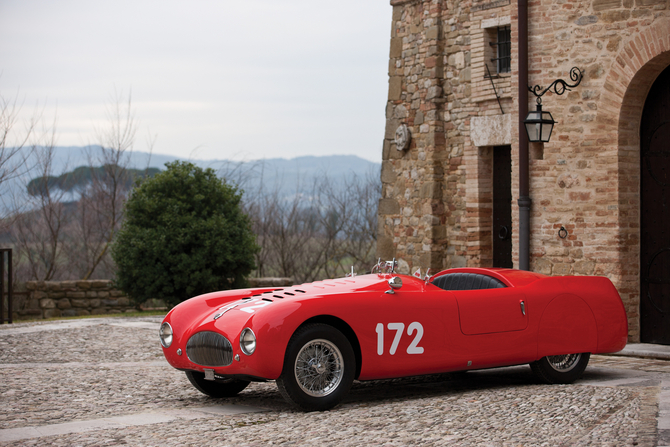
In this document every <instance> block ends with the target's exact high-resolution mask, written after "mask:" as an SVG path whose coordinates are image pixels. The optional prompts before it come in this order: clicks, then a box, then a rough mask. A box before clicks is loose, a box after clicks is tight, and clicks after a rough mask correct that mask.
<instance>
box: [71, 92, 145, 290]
mask: <svg viewBox="0 0 670 447" xmlns="http://www.w3.org/2000/svg"><path fill="white" fill-rule="evenodd" d="M107 121H108V125H107V127H106V128H104V129H96V133H97V140H98V146H90V147H89V149H88V159H89V161H88V163H89V168H90V173H91V179H90V182H89V183H88V185H87V187H86V188H84V189H82V190H81V191H80V199H79V204H78V215H77V221H76V226H77V233H78V236H79V242H80V244H81V245H80V258H79V264H80V265H81V267H83V269H82V278H83V279H90V278H91V276H92V275H93V274H94V272H95V271H96V269H98V268H99V266H100V265H101V264H103V265H106V266H107V270H108V271H110V270H111V269H112V267H111V259H110V258H109V247H110V245H111V243H112V241H113V239H114V236H115V235H116V232H117V231H118V229H119V228H120V225H121V220H122V218H123V204H124V203H125V200H126V198H127V196H128V193H129V191H130V189H131V187H132V184H131V182H132V179H130V178H129V176H128V171H127V169H128V167H129V164H130V155H131V153H132V151H133V145H134V143H135V133H136V123H135V117H134V114H133V111H132V102H131V95H130V94H128V97H127V99H125V98H124V97H123V95H120V94H118V93H117V94H116V95H115V97H114V98H113V100H112V102H111V104H110V105H109V107H108V109H107Z"/></svg>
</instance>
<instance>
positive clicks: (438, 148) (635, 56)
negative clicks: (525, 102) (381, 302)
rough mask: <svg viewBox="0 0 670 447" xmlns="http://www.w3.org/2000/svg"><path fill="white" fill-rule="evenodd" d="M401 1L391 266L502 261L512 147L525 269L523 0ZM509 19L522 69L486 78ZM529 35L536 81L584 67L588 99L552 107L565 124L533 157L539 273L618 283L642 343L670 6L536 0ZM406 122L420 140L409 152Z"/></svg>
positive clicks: (386, 196) (387, 233)
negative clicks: (500, 214)
mask: <svg viewBox="0 0 670 447" xmlns="http://www.w3.org/2000/svg"><path fill="white" fill-rule="evenodd" d="M391 5H392V7H393V18H392V29H391V42H390V53H389V56H390V57H389V94H388V102H387V108H386V119H387V123H386V134H385V137H384V150H383V157H382V160H383V161H382V174H381V181H382V199H381V201H380V206H379V230H378V255H379V256H381V257H382V258H385V259H391V258H392V257H395V258H396V259H398V260H399V269H398V270H399V271H404V272H407V273H411V272H414V271H415V270H416V269H417V268H419V267H421V268H422V270H425V269H426V268H427V267H430V268H432V269H433V270H434V271H435V270H440V269H444V268H451V267H460V266H483V267H487V266H491V265H492V237H493V234H492V225H491V223H492V218H491V213H492V182H491V172H492V166H493V151H494V150H495V148H494V147H495V146H501V145H510V146H511V148H512V160H513V162H512V193H513V200H512V203H511V204H510V206H511V209H512V216H513V233H512V234H513V262H514V265H515V266H518V262H519V259H518V232H517V231H514V230H515V229H518V206H517V200H518V191H519V182H518V140H519V137H518V135H519V133H518V132H519V130H518V120H519V117H518V110H519V107H518V103H517V98H518V65H517V57H516V55H517V54H518V47H517V42H518V22H517V13H516V8H517V4H516V1H514V0H510V1H505V0H500V1H491V0H391ZM508 24H509V25H510V27H511V35H512V70H511V72H510V73H509V74H501V75H499V76H497V77H496V76H494V78H493V79H490V78H487V77H485V67H484V64H485V63H487V61H489V60H490V50H489V48H488V42H487V38H489V37H487V36H490V33H491V32H490V30H492V29H494V28H495V27H496V26H499V25H508ZM528 25H529V78H530V79H529V84H530V85H542V86H545V87H546V86H548V85H549V84H550V83H551V82H552V81H554V80H555V79H558V78H562V79H565V80H567V81H568V82H570V78H569V70H570V68H572V67H573V66H577V67H579V68H580V69H582V70H583V72H584V79H583V80H582V82H581V85H579V86H578V87H577V88H575V89H573V90H572V91H569V92H566V93H565V94H564V95H562V96H558V95H556V94H553V93H549V94H547V95H545V96H544V98H543V106H544V109H545V110H549V111H550V112H551V113H552V115H553V118H554V120H555V121H556V122H557V123H556V126H555V128H554V132H553V134H552V137H551V141H550V142H549V143H546V144H543V145H542V144H531V147H530V152H531V160H530V191H531V198H532V201H533V202H532V206H531V222H530V230H531V241H530V250H531V260H530V265H531V269H532V270H533V271H536V272H539V273H544V274H548V275H573V274H576V275H603V276H607V277H609V278H610V279H611V280H612V281H613V282H614V284H615V285H616V287H617V289H618V290H619V293H620V294H621V297H622V299H623V301H624V305H625V307H626V311H627V313H628V317H629V328H630V331H629V336H630V339H631V341H638V340H639V299H640V297H639V290H640V265H639V264H640V263H639V240H640V226H639V225H640V222H639V221H640V210H639V181H640V162H639V159H640V155H639V149H640V145H639V125H640V119H641V112H642V105H643V104H644V101H645V98H646V93H647V92H648V91H649V88H650V86H651V83H652V82H653V80H654V79H655V78H656V76H658V74H659V73H660V72H661V71H662V70H663V69H664V68H665V67H667V66H668V64H670V4H669V2H668V1H667V0H582V1H571V2H565V1H562V0H538V1H533V2H529V21H528ZM490 66H492V65H490ZM492 84H493V85H495V90H496V91H497V94H498V96H499V97H500V98H499V99H500V102H498V99H496V97H495V93H494V89H493V85H492ZM534 100H535V98H534V97H533V95H532V94H531V95H530V101H529V110H534V108H535V104H534ZM403 124H404V125H406V126H407V127H408V128H409V130H410V134H411V138H412V139H411V144H410V146H409V148H407V149H405V150H397V147H396V144H395V132H396V129H397V128H398V127H399V126H401V125H403ZM561 227H565V228H566V229H567V230H568V237H566V238H565V239H563V238H561V237H559V235H558V230H559V229H560V228H561Z"/></svg>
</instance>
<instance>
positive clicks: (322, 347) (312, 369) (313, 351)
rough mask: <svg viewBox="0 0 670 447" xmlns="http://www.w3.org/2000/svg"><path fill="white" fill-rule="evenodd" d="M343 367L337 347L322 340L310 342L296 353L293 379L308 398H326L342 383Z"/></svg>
mask: <svg viewBox="0 0 670 447" xmlns="http://www.w3.org/2000/svg"><path fill="white" fill-rule="evenodd" d="M343 365H344V359H343V357H342V353H341V352H340V350H339V349H338V348H337V346H335V345H334V344H333V343H331V342H330V341H328V340H324V339H317V340H312V341H310V342H308V343H307V344H305V345H304V346H303V347H302V349H300V351H299V352H298V356H297V357H296V359H295V378H296V381H297V382H298V386H300V388H301V389H302V390H303V391H304V392H305V393H306V394H308V395H309V396H312V397H323V396H327V395H329V394H330V393H332V392H333V391H335V390H336V389H337V387H338V385H339V384H340V382H341V381H342V375H343V373H344V370H343Z"/></svg>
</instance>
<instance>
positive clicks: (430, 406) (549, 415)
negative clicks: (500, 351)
mask: <svg viewBox="0 0 670 447" xmlns="http://www.w3.org/2000/svg"><path fill="white" fill-rule="evenodd" d="M159 322H160V318H153V317H150V318H132V319H131V318H113V319H102V318H97V319H87V320H70V321H59V322H53V323H42V324H34V323H33V324H26V323H21V324H14V325H12V326H0V445H12V446H14V445H40V446H42V445H63V446H70V445H78V446H89V445H96V446H98V445H133V446H140V445H150V446H171V445H174V446H182V445H198V446H205V445H212V446H214V445H216V446H226V445H230V446H243V445H319V446H331V445H333V446H338V447H339V446H348V445H352V446H353V445H385V446H396V445H463V446H466V445H486V446H498V445H500V446H518V445H524V446H530V445H546V446H556V445H565V446H573V445H611V446H622V445H640V446H652V445H669V444H670V418H668V417H666V416H665V414H666V411H670V362H668V361H662V360H643V359H638V358H623V357H607V356H593V357H592V360H591V363H590V365H591V366H589V368H587V370H586V373H585V374H584V378H583V379H582V380H580V381H579V382H577V383H575V384H573V385H553V386H549V385H540V384H538V383H537V381H536V380H535V379H534V377H533V375H532V374H531V372H530V368H529V367H528V366H520V367H511V368H499V369H494V370H487V371H471V372H468V373H464V374H444V375H438V376H428V377H421V378H409V379H400V380H387V381H375V382H364V383H355V384H354V386H353V389H352V391H351V394H350V395H349V397H348V398H347V399H346V400H345V402H344V403H343V404H342V405H340V406H339V407H337V408H335V409H334V410H331V411H328V412H323V413H301V412H296V411H293V410H292V409H290V408H289V406H288V405H287V404H286V403H285V402H284V401H283V400H282V398H281V396H280V395H279V393H278V392H277V389H276V387H275V385H274V383H259V384H252V385H251V386H249V387H248V388H247V389H246V390H244V391H243V392H242V393H241V394H240V395H239V396H238V397H236V398H233V399H219V400H217V399H211V398H209V397H206V396H204V395H202V394H200V393H199V392H197V391H196V390H195V389H194V388H193V387H192V386H191V385H190V383H189V382H188V380H187V379H186V377H185V375H184V374H183V373H182V372H179V371H176V370H174V369H173V368H171V367H170V366H169V365H168V364H167V363H166V362H165V361H164V360H163V357H162V353H161V349H160V346H159V344H158V336H157V333H158V326H159ZM665 390H668V391H665ZM659 408H660V409H661V417H660V418H659V417H658V414H659Z"/></svg>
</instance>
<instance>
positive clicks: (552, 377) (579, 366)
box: [530, 352, 591, 383]
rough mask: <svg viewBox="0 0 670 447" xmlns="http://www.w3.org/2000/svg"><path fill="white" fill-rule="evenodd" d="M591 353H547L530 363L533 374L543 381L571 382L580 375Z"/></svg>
mask: <svg viewBox="0 0 670 447" xmlns="http://www.w3.org/2000/svg"><path fill="white" fill-rule="evenodd" d="M590 358H591V354H590V353H588V352H582V353H577V354H562V355H548V356H546V357H542V358H541V359H540V360H538V361H535V362H532V363H531V364H530V367H531V369H532V370H533V372H534V373H535V375H536V376H537V377H538V378H539V379H540V380H541V381H542V382H544V383H572V382H574V381H575V380H577V379H579V378H580V377H581V376H582V373H583V372H584V370H585V369H586V365H588V363H589V359H590Z"/></svg>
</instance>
